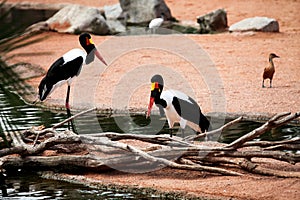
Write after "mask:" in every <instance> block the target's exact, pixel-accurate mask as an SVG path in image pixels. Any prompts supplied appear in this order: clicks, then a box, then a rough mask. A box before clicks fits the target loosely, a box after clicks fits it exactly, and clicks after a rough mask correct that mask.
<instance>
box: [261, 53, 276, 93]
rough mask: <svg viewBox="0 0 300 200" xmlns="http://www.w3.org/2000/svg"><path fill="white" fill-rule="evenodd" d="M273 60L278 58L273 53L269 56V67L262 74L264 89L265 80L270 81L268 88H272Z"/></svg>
mask: <svg viewBox="0 0 300 200" xmlns="http://www.w3.org/2000/svg"><path fill="white" fill-rule="evenodd" d="M273 58H280V57H279V56H277V55H276V54H275V53H271V54H270V55H269V66H268V67H266V68H265V69H264V73H263V81H262V87H263V88H264V87H265V79H270V88H271V87H272V80H273V76H274V73H275V66H274V62H273Z"/></svg>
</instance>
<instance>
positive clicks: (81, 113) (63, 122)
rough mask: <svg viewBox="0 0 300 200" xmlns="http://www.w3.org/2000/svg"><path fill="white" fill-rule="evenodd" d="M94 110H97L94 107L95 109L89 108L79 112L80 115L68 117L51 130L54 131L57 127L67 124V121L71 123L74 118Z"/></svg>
mask: <svg viewBox="0 0 300 200" xmlns="http://www.w3.org/2000/svg"><path fill="white" fill-rule="evenodd" d="M94 110H97V108H96V107H95V108H91V109H88V110H85V111H82V112H80V113H78V114H76V115H73V116H72V117H69V118H68V119H65V120H64V121H62V122H60V123H58V124H56V125H54V126H52V128H53V129H56V128H58V127H60V126H62V125H64V124H65V123H68V122H69V121H71V120H73V119H75V118H77V117H79V116H81V115H84V114H86V113H89V112H92V111H94Z"/></svg>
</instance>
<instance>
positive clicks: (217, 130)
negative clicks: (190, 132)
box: [185, 117, 243, 140]
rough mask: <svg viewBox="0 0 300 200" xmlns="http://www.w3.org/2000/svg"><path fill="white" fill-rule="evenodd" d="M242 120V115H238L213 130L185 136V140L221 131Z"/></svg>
mask: <svg viewBox="0 0 300 200" xmlns="http://www.w3.org/2000/svg"><path fill="white" fill-rule="evenodd" d="M242 120H243V117H239V118H237V119H235V120H232V121H230V122H228V123H227V124H225V125H223V126H221V127H220V128H218V129H215V130H212V131H209V132H206V133H201V134H199V135H195V136H192V137H190V136H187V137H186V138H185V139H186V140H197V139H199V138H202V137H206V136H208V135H213V134H217V133H221V132H222V131H223V130H225V129H227V128H228V127H230V126H232V125H234V124H236V123H238V122H240V121H242Z"/></svg>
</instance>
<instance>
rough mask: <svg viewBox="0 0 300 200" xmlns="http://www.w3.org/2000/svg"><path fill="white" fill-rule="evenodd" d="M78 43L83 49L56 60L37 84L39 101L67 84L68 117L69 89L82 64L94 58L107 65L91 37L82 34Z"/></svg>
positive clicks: (70, 52) (69, 114)
mask: <svg viewBox="0 0 300 200" xmlns="http://www.w3.org/2000/svg"><path fill="white" fill-rule="evenodd" d="M79 42H80V44H81V46H82V47H83V49H84V50H85V51H83V50H82V49H78V48H76V49H72V50H70V51H68V52H67V53H65V54H64V55H63V56H62V57H60V58H59V59H57V60H56V61H55V62H54V63H53V64H52V65H51V67H50V68H49V70H48V72H47V74H46V76H45V77H44V78H43V79H42V80H41V82H40V84H39V87H38V89H39V91H38V98H39V100H40V101H44V100H45V99H46V98H47V97H48V96H49V95H50V94H51V93H52V92H53V91H54V90H55V89H56V88H57V87H59V86H61V85H63V84H64V83H67V85H68V90H67V97H66V104H65V106H66V109H67V115H68V117H70V116H71V112H70V105H69V96H70V88H71V83H72V80H73V78H75V77H76V76H78V75H79V74H80V71H81V67H82V66H83V65H84V64H87V65H88V64H90V63H91V62H93V61H94V58H95V56H96V57H97V58H98V59H99V60H100V61H101V62H102V63H103V64H105V65H107V63H106V62H105V60H104V59H103V57H102V56H101V54H100V53H99V51H98V50H97V48H96V47H95V45H94V43H93V41H92V38H91V35H90V34H88V33H82V34H81V35H80V36H79ZM71 125H72V129H73V131H75V127H74V125H73V122H72V121H71Z"/></svg>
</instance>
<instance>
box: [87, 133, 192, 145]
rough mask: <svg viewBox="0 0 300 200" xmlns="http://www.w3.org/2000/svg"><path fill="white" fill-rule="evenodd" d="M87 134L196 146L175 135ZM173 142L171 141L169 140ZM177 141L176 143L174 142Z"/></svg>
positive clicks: (113, 138)
mask: <svg viewBox="0 0 300 200" xmlns="http://www.w3.org/2000/svg"><path fill="white" fill-rule="evenodd" d="M89 136H93V137H108V138H110V139H111V140H114V141H117V140H124V139H134V140H141V141H144V142H149V143H154V144H161V145H169V146H175V145H177V146H197V145H194V144H191V143H189V142H186V141H182V140H181V139H176V138H175V137H170V136H157V135H141V134H130V133H114V132H107V133H94V134H89ZM172 141H173V142H175V143H173V144H172V143H171V142H172ZM176 143H178V144H176Z"/></svg>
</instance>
